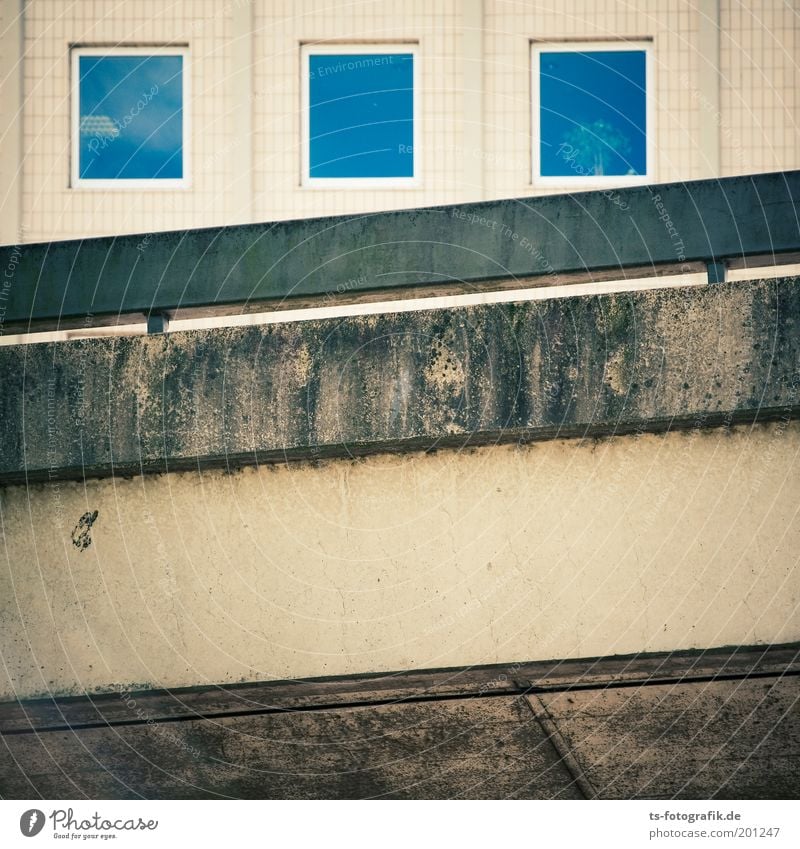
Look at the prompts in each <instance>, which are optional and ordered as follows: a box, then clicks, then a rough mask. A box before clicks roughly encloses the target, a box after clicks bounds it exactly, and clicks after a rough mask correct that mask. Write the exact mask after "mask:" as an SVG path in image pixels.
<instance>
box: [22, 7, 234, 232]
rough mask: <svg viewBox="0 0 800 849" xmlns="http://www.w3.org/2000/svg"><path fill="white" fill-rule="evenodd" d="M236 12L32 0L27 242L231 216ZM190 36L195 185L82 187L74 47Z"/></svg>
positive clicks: (29, 16) (26, 137) (25, 214)
mask: <svg viewBox="0 0 800 849" xmlns="http://www.w3.org/2000/svg"><path fill="white" fill-rule="evenodd" d="M229 40H230V11H229V9H228V7H227V6H226V5H225V3H220V2H215V0H169V2H159V0H127V2H125V3H120V2H116V0H92V2H86V0H82V2H77V3H76V2H72V0H31V2H29V3H28V4H27V11H26V19H25V46H26V55H25V65H24V67H25V72H24V73H25V109H24V149H25V172H24V189H23V192H24V194H23V226H24V227H25V238H26V241H39V240H45V239H52V238H70V237H78V236H84V235H96V234H106V233H124V232H145V231H150V230H153V229H160V230H166V229H175V228H181V227H203V226H206V225H211V224H216V223H223V222H224V221H225V220H226V218H228V216H230V215H231V214H232V212H233V210H231V209H230V208H229V204H228V202H227V196H228V194H229V192H228V187H229V186H230V184H231V179H232V170H231V169H232V163H233V162H234V159H233V158H232V157H230V156H225V155H219V156H218V155H217V154H218V153H219V152H221V151H224V149H225V147H226V145H228V144H230V141H231V139H232V138H233V132H234V129H233V127H232V126H231V124H230V122H229V121H228V120H226V109H227V103H228V100H229V97H228V93H227V92H226V77H227V76H228V75H229V67H230V53H229V49H228V42H229ZM168 43H174V44H181V43H182V44H188V45H189V46H190V61H191V75H192V77H191V82H192V104H191V126H192V157H191V163H190V166H189V168H190V173H191V180H192V185H191V188H190V189H188V190H180V191H169V190H163V189H162V190H154V191H137V190H132V189H126V190H120V191H108V190H93V189H88V190H87V189H72V188H70V185H69V164H70V108H69V107H70V90H69V88H70V83H69V80H70V66H69V62H70V45H72V44H84V45H108V44H112V45H113V44H168Z"/></svg>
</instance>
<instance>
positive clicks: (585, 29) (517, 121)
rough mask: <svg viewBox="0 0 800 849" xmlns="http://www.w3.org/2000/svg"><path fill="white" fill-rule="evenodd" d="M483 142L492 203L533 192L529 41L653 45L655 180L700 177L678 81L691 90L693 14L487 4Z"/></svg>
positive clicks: (671, 4)
mask: <svg viewBox="0 0 800 849" xmlns="http://www.w3.org/2000/svg"><path fill="white" fill-rule="evenodd" d="M485 10H486V18H485V21H486V23H485V27H486V35H485V51H486V78H485V80H486V82H485V85H486V92H487V97H486V104H487V108H486V113H485V116H486V117H485V122H486V133H485V144H486V148H487V150H489V151H491V152H492V154H493V156H494V157H496V158H497V161H496V162H493V164H492V167H491V168H490V169H488V172H487V173H488V177H489V179H488V180H487V189H488V194H489V195H490V196H491V197H504V196H514V195H521V194H532V193H533V192H532V190H531V187H530V183H531V168H530V147H531V139H530V102H531V71H530V43H531V41H532V40H548V39H553V40H562V39H564V40H568V39H591V40H597V41H601V40H607V39H623V40H628V41H639V40H644V39H652V41H653V64H654V82H655V100H654V102H653V106H654V108H655V133H656V141H655V168H654V177H655V180H656V181H659V182H665V181H669V180H679V179H693V178H696V177H701V176H703V175H702V173H701V170H700V156H699V153H698V146H697V143H696V137H697V130H698V122H697V107H696V106H695V105H694V104H693V103H692V100H691V98H687V96H686V88H685V85H684V84H683V83H682V81H681V78H682V77H684V78H685V77H687V76H688V78H689V79H690V80H691V81H692V83H693V84H694V85H696V82H695V78H696V76H697V66H698V62H697V47H696V45H697V38H696V34H697V29H698V22H697V12H696V11H694V10H693V9H692V8H691V5H690V4H688V3H686V2H678V1H677V0H641V2H638V3H630V2H626V0H593V2H582V3H569V4H564V3H563V2H559V0H524V2H519V0H486V4H485Z"/></svg>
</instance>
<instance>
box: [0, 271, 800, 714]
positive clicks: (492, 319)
mask: <svg viewBox="0 0 800 849" xmlns="http://www.w3.org/2000/svg"><path fill="white" fill-rule="evenodd" d="M798 298H800V281H797V280H782V281H770V282H767V281H746V282H742V283H735V284H725V285H718V286H704V287H692V288H686V289H670V290H665V291H657V290H651V291H647V292H638V293H627V294H616V295H607V296H603V297H589V296H583V297H576V298H566V299H563V300H553V301H549V302H543V303H540V304H535V303H525V304H505V305H500V304H497V305H487V306H483V307H473V308H463V309H452V310H442V311H415V312H409V313H405V314H396V315H391V314H386V315H377V316H356V317H351V318H347V319H327V320H317V321H310V322H297V323H287V324H283V325H271V326H268V327H263V328H258V327H255V328H243V329H242V328H240V329H215V330H209V331H195V332H189V333H176V334H172V335H170V336H164V335H160V336H144V337H137V338H131V339H125V340H119V339H118V340H113V339H112V340H103V339H97V340H85V341H82V342H69V343H62V344H55V345H53V344H50V345H28V346H16V347H7V348H3V349H0V372H2V373H3V374H5V375H6V376H7V377H6V378H5V379H4V380H3V381H2V383H0V407H2V409H3V410H4V411H5V416H4V417H3V419H2V422H1V426H2V429H3V432H2V439H0V480H2V482H3V484H4V488H2V489H0V521H1V522H2V524H1V527H2V546H0V652H1V653H2V655H1V656H2V661H3V662H2V665H0V669H1V670H2V672H0V699H2V698H11V697H13V696H15V695H16V696H18V697H29V696H35V695H37V694H44V693H46V692H55V693H59V694H69V693H79V692H84V691H103V690H108V689H110V688H113V687H114V686H115V685H124V686H126V687H165V686H166V687H175V686H182V685H195V684H201V683H222V682H235V681H252V680H261V679H269V678H292V677H310V676H323V675H344V674H350V673H366V672H378V671H386V670H407V669H419V668H431V667H444V666H461V665H472V664H491V663H501V662H502V663H506V662H514V661H529V660H545V659H556V658H566V657H579V656H583V657H587V656H598V655H612V654H624V653H635V652H645V651H663V650H678V649H691V648H710V647H715V646H724V645H731V644H735V645H738V644H759V643H764V644H766V643H776V642H787V641H792V640H800V617H798V615H797V606H798V601H799V600H800V598H799V593H800V571H798V568H797V566H798V564H797V561H798V554H797V553H798V551H800V518H798V506H797V505H798V504H800V474H798V472H799V471H800V469H798V465H799V464H800V422H798V421H797V419H798V414H799V413H800V406H799V405H798V388H799V387H800V383H799V382H798V381H800V371H799V370H798V363H800V347H799V346H800V334H798V330H797V322H798V316H799V315H800V308H798V305H797V302H798ZM12 377H13V379H12ZM765 419H771V422H770V423H765V422H764V420H765ZM731 424H732V426H731ZM681 428H682V430H680V429H681ZM663 431H666V433H662V434H661V435H658V433H659V432H663ZM587 434H591V435H592V437H595V438H591V437H589V436H587ZM622 434H627V435H622ZM567 435H568V436H570V437H573V438H571V439H568V440H565V439H564V438H563V437H565V436H567ZM554 437H561V438H559V439H554ZM548 440H549V441H548ZM501 441H503V442H511V444H505V445H500V444H497V443H499V442H501ZM468 442H470V443H472V442H478V443H480V444H481V447H472V448H467V447H464V446H465V445H466V444H467V443H468ZM459 446H460V447H459ZM421 448H425V449H428V450H429V451H433V452H435V453H422V452H421V451H420V450H419V449H421ZM366 450H368V451H371V452H373V456H369V457H367V458H364V459H355V458H354V457H353V454H354V453H356V452H361V451H366ZM397 451H404V452H406V453H404V454H400V455H398V454H391V453H389V452H397ZM288 457H292V458H295V461H293V462H287V458H288ZM323 458H325V459H323ZM264 460H268V461H269V465H264V463H263V461H264ZM310 461H312V462H310ZM313 461H315V462H313ZM247 463H249V464H251V465H250V466H249V467H247V468H237V466H241V465H242V464H247ZM201 466H202V469H200V467H201ZM164 468H166V469H169V470H170V471H169V473H167V474H155V473H154V472H155V471H156V470H159V469H164ZM178 469H182V471H178ZM142 471H148V472H151V474H147V475H144V476H142Z"/></svg>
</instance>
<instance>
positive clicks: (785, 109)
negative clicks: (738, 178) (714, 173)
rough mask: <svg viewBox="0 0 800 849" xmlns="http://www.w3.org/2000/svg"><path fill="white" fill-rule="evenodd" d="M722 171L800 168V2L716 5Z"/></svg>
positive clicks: (736, 1) (730, 1)
mask: <svg viewBox="0 0 800 849" xmlns="http://www.w3.org/2000/svg"><path fill="white" fill-rule="evenodd" d="M720 28H721V30H722V33H721V37H720V58H721V71H722V74H721V85H720V100H721V114H722V132H721V136H722V138H721V141H722V145H721V151H722V156H721V165H722V173H723V174H724V175H729V174H748V173H753V172H757V171H777V170H788V169H793V168H800V54H799V53H798V51H800V3H798V2H797V0H758V2H755V3H752V2H751V3H743V2H739V0H722V2H721V3H720Z"/></svg>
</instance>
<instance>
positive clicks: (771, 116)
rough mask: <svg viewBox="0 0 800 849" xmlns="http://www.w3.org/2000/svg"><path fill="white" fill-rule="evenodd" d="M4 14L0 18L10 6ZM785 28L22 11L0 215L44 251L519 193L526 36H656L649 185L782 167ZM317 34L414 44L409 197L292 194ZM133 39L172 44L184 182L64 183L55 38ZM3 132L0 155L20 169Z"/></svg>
mask: <svg viewBox="0 0 800 849" xmlns="http://www.w3.org/2000/svg"><path fill="white" fill-rule="evenodd" d="M5 5H6V6H8V14H7V15H6V17H4V18H3V21H4V24H5V22H6V21H8V22H9V23H10V22H12V21H13V18H14V14H15V13H16V10H17V6H18V4H16V3H13V2H10V0H9V2H8V3H6V4H5ZM4 8H5V7H4ZM4 14H5V12H4ZM798 20H800V18H798V15H797V4H796V2H789V3H787V2H784V0H759V2H755V3H750V4H747V6H746V7H745V6H743V5H742V4H740V3H739V2H728V0H724V2H721V3H717V2H715V0H700V2H698V3H696V4H690V3H684V2H673V0H646V2H641V3H637V4H631V3H627V2H622V0H599V1H598V2H593V3H591V4H588V3H580V4H573V6H572V7H571V8H570V9H569V10H568V11H565V9H564V6H563V4H562V3H557V2H554V0H525V2H508V0H483V2H481V0H464V2H455V0H436V2H429V0H413V2H406V3H402V4H398V3H392V2H389V0H375V1H374V2H368V3H358V4H345V3H341V2H337V3H328V2H324V3H323V2H321V0H254V2H249V0H229V2H220V0H175V2H170V3H163V2H159V1H158V0H135V2H128V3H122V4H120V3H118V2H116V1H115V0H114V2H112V0H96V2H93V3H74V2H71V0H29V2H28V3H26V4H25V22H24V43H23V44H22V48H20V46H19V45H18V44H17V42H21V39H20V38H18V37H17V36H18V35H19V32H18V31H17V30H15V31H14V32H12V29H13V28H12V29H7V33H8V37H6V38H4V39H3V44H2V45H1V46H0V59H1V60H2V61H3V62H4V67H5V68H7V69H9V70H10V71H11V70H13V69H15V68H17V61H18V57H17V58H15V56H14V50H17V51H19V50H20V49H24V56H25V59H24V64H23V71H24V100H21V99H20V98H19V95H18V93H15V91H12V88H13V86H14V82H13V79H11V78H10V77H7V79H8V80H9V82H6V83H5V84H4V87H5V89H8V96H6V95H5V94H4V95H3V97H4V99H3V106H2V108H3V109H4V110H5V111H6V112H7V113H8V115H9V117H10V118H12V119H13V116H14V114H15V113H16V109H17V108H18V106H19V104H20V103H22V104H24V106H23V114H24V118H23V122H24V138H23V140H22V146H21V150H22V151H23V154H24V159H23V168H22V181H21V183H19V184H16V183H13V184H12V183H11V181H10V178H11V176H13V174H15V173H16V167H15V163H14V162H9V163H4V171H3V174H4V175H5V176H4V184H3V185H0V196H6V195H7V194H8V192H9V191H10V192H11V193H12V195H14V196H15V199H14V200H13V201H11V200H8V201H4V203H5V206H4V209H5V208H6V207H9V208H12V209H16V208H17V206H20V207H21V215H17V216H16V218H17V220H18V223H19V227H18V229H19V231H20V235H19V239H20V240H24V241H45V240H49V239H58V238H67V237H81V236H86V235H99V234H119V233H126V232H127V233H130V232H148V231H152V230H154V229H162V230H163V229H174V228H184V227H204V226H208V225H213V224H230V223H232V222H234V221H237V222H238V221H247V220H262V221H263V220H272V219H277V218H295V217H304V216H309V215H323V214H339V213H349V212H354V211H369V210H377V209H390V208H399V207H414V206H422V205H427V204H434V203H450V202H459V201H467V200H478V199H484V198H493V197H503V196H506V197H507V196H521V195H528V194H534V193H536V192H537V191H539V192H540V191H541V190H535V189H533V188H532V187H531V184H530V183H531V181H530V177H531V175H530V151H531V140H530V111H531V100H530V98H531V94H530V87H531V83H530V53H529V50H530V42H531V40H532V39H584V40H586V39H641V38H651V39H652V40H653V50H654V70H655V85H654V88H655V91H654V107H655V110H656V121H655V159H656V162H655V170H654V180H655V181H660V182H664V181H670V180H688V179H695V178H701V177H716V176H724V175H730V174H739V173H752V172H757V171H766V170H788V169H792V168H797V167H800V153H799V151H800V146H799V145H798V144H797V131H798V128H797V118H796V116H797V114H798V100H797V98H798V97H800V95H798V91H800V84H798V76H797V75H798V65H797V63H796V62H795V51H796V39H797V29H798V26H799V24H798ZM718 26H719V28H718ZM15 32H17V35H15ZM15 39H16V40H15ZM320 39H334V40H338V41H341V42H347V41H348V40H349V41H374V42H381V41H384V42H385V41H395V42H396V41H414V42H418V44H419V49H420V60H421V69H422V77H421V88H422V90H421V93H420V96H421V98H422V101H421V102H422V140H421V147H420V157H421V168H422V174H423V178H422V182H421V184H420V187H419V188H415V189H411V190H409V189H395V190H388V191H387V190H373V191H364V190H358V189H356V190H348V191H341V190H325V189H323V190H320V189H311V188H302V187H301V186H300V173H299V170H300V152H299V146H300V123H301V122H300V114H299V109H300V72H299V50H300V45H301V43H303V42H308V41H315V40H320ZM131 43H138V44H142V43H145V44H158V43H161V44H163V43H178V44H188V45H189V49H190V52H191V59H192V90H193V98H192V104H191V115H192V119H191V120H192V161H191V172H192V186H191V188H189V189H186V190H180V191H165V190H155V191H136V192H131V191H108V190H100V191H93V190H88V191H87V190H80V191H77V190H75V189H71V188H70V186H69V161H70V149H69V148H70V133H69V103H70V93H69V48H70V45H71V44H84V45H92V44H131ZM9 51H10V52H9ZM4 114H5V113H4ZM10 128H11V129H10V130H9V132H7V133H5V134H4V137H3V138H4V139H5V141H4V142H3V143H4V144H5V146H6V147H7V148H8V149H9V150H11V149H12V147H13V149H14V150H15V151H16V153H14V152H13V151H12V153H11V154H10V156H11V158H12V159H19V156H20V154H19V148H20V146H19V144H18V143H16V142H14V138H16V136H15V135H14V134H15V132H16V129H15V128H14V125H13V121H12V122H11V124H10ZM16 164H17V165H18V164H19V163H16ZM6 165H7V167H5V166H6ZM6 181H9V184H8V185H6V184H5V183H6ZM20 187H21V188H20ZM20 192H21V194H20ZM4 238H6V239H7V240H8V241H10V242H13V241H14V240H15V239H14V236H13V234H8V235H5V236H4Z"/></svg>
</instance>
